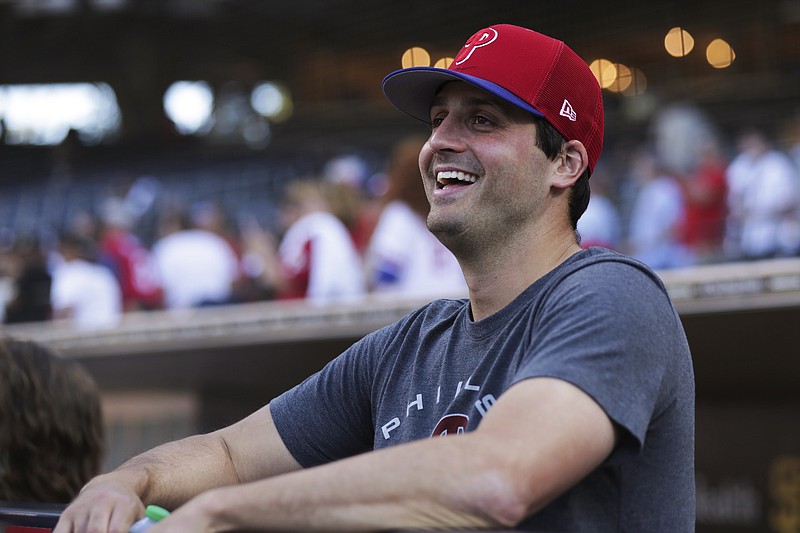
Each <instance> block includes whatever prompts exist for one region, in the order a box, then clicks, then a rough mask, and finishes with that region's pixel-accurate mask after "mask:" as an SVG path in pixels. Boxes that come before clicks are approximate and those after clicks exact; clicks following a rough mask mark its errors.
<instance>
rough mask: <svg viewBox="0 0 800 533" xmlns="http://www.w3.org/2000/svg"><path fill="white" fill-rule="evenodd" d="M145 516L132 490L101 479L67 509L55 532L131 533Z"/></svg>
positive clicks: (90, 484)
mask: <svg viewBox="0 0 800 533" xmlns="http://www.w3.org/2000/svg"><path fill="white" fill-rule="evenodd" d="M142 516H144V505H143V504H142V501H141V500H140V499H139V497H138V496H137V495H136V493H134V492H133V491H132V490H131V489H130V488H128V487H127V486H125V485H124V484H122V483H119V482H117V481H114V480H109V479H107V478H106V477H105V476H100V477H98V478H95V479H94V480H93V481H91V482H90V483H89V484H88V485H87V486H86V487H85V488H84V489H83V490H82V491H81V493H80V494H79V495H78V497H77V498H75V500H74V501H73V502H72V503H71V504H70V505H69V506H68V507H67V508H66V509H65V510H64V512H63V513H62V514H61V519H60V520H59V521H58V525H56V528H55V529H54V530H53V533H128V530H129V529H130V527H131V525H132V524H133V523H134V522H135V521H136V520H138V519H139V518H141V517H142Z"/></svg>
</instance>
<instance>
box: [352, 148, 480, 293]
mask: <svg viewBox="0 0 800 533" xmlns="http://www.w3.org/2000/svg"><path fill="white" fill-rule="evenodd" d="M424 143H425V137H417V136H414V137H409V138H406V139H403V140H401V141H400V142H398V143H397V144H396V145H395V147H394V149H393V151H392V154H391V157H390V159H389V163H388V167H387V170H386V180H387V186H388V188H387V190H386V194H385V195H384V196H383V198H382V201H383V202H384V205H383V208H382V211H381V213H380V217H379V218H378V223H377V225H376V227H375V231H374V233H373V234H372V238H371V240H370V243H369V247H368V249H367V253H366V265H367V267H366V268H367V280H368V283H369V286H370V290H371V291H373V292H376V293H391V294H402V295H404V296H409V297H434V296H442V295H457V294H462V293H463V294H466V291H467V285H466V282H465V281H464V275H463V274H462V272H461V267H460V265H459V264H458V261H457V260H456V258H455V256H453V254H452V253H451V252H450V250H448V249H447V248H445V247H444V245H443V244H442V243H441V242H439V240H438V239H437V238H436V237H435V236H434V235H433V234H432V233H431V232H430V231H428V227H427V225H426V219H427V216H428V211H429V204H428V199H427V197H426V195H425V188H424V187H423V185H422V177H421V176H420V171H419V163H418V157H419V151H420V148H421V147H422V145H423V144H424Z"/></svg>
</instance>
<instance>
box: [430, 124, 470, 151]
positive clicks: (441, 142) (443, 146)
mask: <svg viewBox="0 0 800 533" xmlns="http://www.w3.org/2000/svg"><path fill="white" fill-rule="evenodd" d="M464 133H465V132H464V129H463V127H462V125H461V124H460V122H459V121H458V120H457V119H456V117H453V116H447V117H445V118H444V119H443V120H442V121H441V123H439V125H438V126H437V127H436V128H435V129H434V130H433V132H432V133H431V137H430V139H429V141H428V143H429V145H430V147H431V150H433V151H434V152H442V151H448V150H449V151H453V152H460V151H463V150H464V146H465V135H464Z"/></svg>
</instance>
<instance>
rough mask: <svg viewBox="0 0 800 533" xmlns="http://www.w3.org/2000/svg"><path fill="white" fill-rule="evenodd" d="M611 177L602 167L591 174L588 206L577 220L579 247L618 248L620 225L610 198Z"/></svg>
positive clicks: (617, 214)
mask: <svg viewBox="0 0 800 533" xmlns="http://www.w3.org/2000/svg"><path fill="white" fill-rule="evenodd" d="M610 180H611V176H610V175H609V174H608V170H607V169H606V168H605V166H603V165H598V166H597V168H595V170H594V172H592V193H591V196H590V198H589V205H588V206H587V207H586V211H585V212H584V213H583V215H582V216H581V218H580V219H578V228H577V229H578V233H580V236H581V241H580V243H581V246H582V247H584V248H588V247H590V246H602V247H604V248H609V249H612V250H618V249H619V248H620V241H621V239H622V223H621V221H620V215H619V212H618V211H617V208H616V206H615V205H614V202H613V201H612V200H611V197H610V183H609V182H610Z"/></svg>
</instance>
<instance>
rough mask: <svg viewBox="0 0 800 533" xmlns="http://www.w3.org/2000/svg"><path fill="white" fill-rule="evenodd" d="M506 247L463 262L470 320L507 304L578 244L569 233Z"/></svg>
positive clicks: (577, 247) (567, 255) (576, 249)
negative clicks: (537, 241)
mask: <svg viewBox="0 0 800 533" xmlns="http://www.w3.org/2000/svg"><path fill="white" fill-rule="evenodd" d="M505 250H506V253H500V254H497V253H496V254H493V255H492V256H491V257H484V258H482V259H480V260H476V261H468V262H462V268H463V271H464V278H465V279H466V281H467V285H468V286H469V296H470V305H471V308H472V318H473V320H476V321H477V320H481V319H484V318H486V317H488V316H490V315H493V314H494V313H496V312H498V311H499V310H501V309H502V308H504V307H505V306H507V305H508V304H510V303H511V302H512V301H513V300H514V298H516V297H517V296H519V295H520V294H521V293H522V292H523V291H524V290H525V289H527V288H528V287H529V286H530V285H531V284H532V283H533V282H535V281H536V280H537V279H539V278H541V277H542V276H544V275H545V274H547V273H548V272H550V271H551V270H553V269H554V268H556V267H557V266H558V265H560V264H561V263H563V262H564V261H565V260H567V258H569V257H570V256H572V255H573V254H575V253H577V252H579V251H580V250H581V247H580V246H579V245H578V244H577V243H576V242H575V238H574V237H573V236H572V235H568V236H566V235H565V236H564V238H562V239H560V240H558V241H553V240H552V239H551V240H548V241H547V242H546V243H544V244H542V245H537V244H536V243H535V242H529V243H525V244H524V245H520V246H519V247H512V248H508V247H506V248H505Z"/></svg>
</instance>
